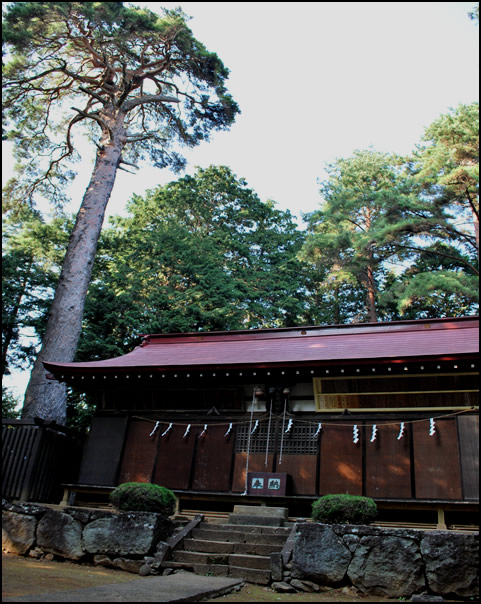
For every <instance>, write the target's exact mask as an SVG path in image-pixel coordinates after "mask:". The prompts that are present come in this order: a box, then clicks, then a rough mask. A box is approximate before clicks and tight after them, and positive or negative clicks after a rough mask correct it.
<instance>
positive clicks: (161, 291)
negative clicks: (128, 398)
mask: <svg viewBox="0 0 481 604" xmlns="http://www.w3.org/2000/svg"><path fill="white" fill-rule="evenodd" d="M128 211H129V215H128V217H126V218H116V219H115V220H114V221H113V224H112V225H111V228H109V229H107V230H106V231H105V233H104V236H103V239H102V245H101V247H100V249H99V254H98V258H97V264H96V269H95V274H94V279H93V282H92V286H91V288H90V291H89V295H88V298H87V304H86V312H85V321H84V330H83V334H82V338H81V342H80V346H79V351H78V356H79V357H81V358H89V359H92V358H99V357H100V356H102V355H103V356H104V358H105V356H111V355H113V354H119V353H120V352H122V351H124V350H128V349H129V348H131V346H132V344H133V342H134V341H135V338H136V337H138V335H139V334H140V333H165V332H187V331H200V330H206V331H208V330H222V331H225V330H232V329H248V328H260V327H279V326H292V325H295V324H299V323H301V322H303V320H304V319H305V313H306V307H307V300H306V291H307V288H308V277H307V275H306V271H305V270H304V269H303V265H302V264H301V262H300V261H299V260H298V259H297V253H298V252H299V250H300V247H301V245H302V242H303V235H302V233H301V232H300V231H299V230H298V229H297V225H296V224H295V222H294V221H293V219H292V216H291V215H290V213H289V212H282V211H280V210H277V209H276V208H275V206H274V204H273V202H262V201H261V200H260V199H259V197H258V196H257V195H256V194H255V193H254V192H253V191H252V190H251V189H250V188H249V187H248V186H247V183H246V182H245V181H244V180H243V179H239V178H237V177H236V176H235V175H234V174H233V173H232V172H231V170H230V169H229V168H226V167H223V166H211V167H210V168H207V169H197V171H196V173H195V174H194V175H193V176H186V177H184V178H181V179H179V180H178V181H175V182H171V183H169V184H167V185H165V186H162V187H159V188H157V189H155V190H153V191H150V192H149V193H148V194H147V195H145V196H144V197H140V196H134V198H133V199H132V201H131V202H130V204H129V206H128ZM106 353H107V354H106Z"/></svg>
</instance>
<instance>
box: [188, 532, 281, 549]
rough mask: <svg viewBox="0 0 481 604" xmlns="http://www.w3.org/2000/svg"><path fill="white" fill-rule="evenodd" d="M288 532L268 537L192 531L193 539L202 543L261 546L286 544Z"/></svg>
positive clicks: (242, 533) (250, 534)
mask: <svg viewBox="0 0 481 604" xmlns="http://www.w3.org/2000/svg"><path fill="white" fill-rule="evenodd" d="M289 533H290V531H288V533H287V534H283V535H275V534H274V535H269V534H265V533H260V534H256V533H255V532H249V533H244V532H242V531H224V530H216V531H213V530H206V529H205V528H197V529H194V530H193V531H192V538H193V539H200V540H203V541H217V542H219V541H220V542H224V543H258V544H263V545H277V546H280V548H281V549H282V546H283V545H284V543H285V542H286V539H287V538H288V536H289Z"/></svg>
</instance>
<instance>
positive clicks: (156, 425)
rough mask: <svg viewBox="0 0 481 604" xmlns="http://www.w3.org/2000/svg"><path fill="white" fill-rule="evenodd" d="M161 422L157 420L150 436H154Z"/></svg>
mask: <svg viewBox="0 0 481 604" xmlns="http://www.w3.org/2000/svg"><path fill="white" fill-rule="evenodd" d="M159 424H160V422H156V423H155V426H154V429H153V430H152V432H151V433H150V434H149V436H153V435H154V434H155V431H156V430H157V428H158V427H159Z"/></svg>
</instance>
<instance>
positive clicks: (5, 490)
mask: <svg viewBox="0 0 481 604" xmlns="http://www.w3.org/2000/svg"><path fill="white" fill-rule="evenodd" d="M80 457H81V442H80V441H79V439H78V438H76V437H74V436H73V435H72V434H71V433H70V432H69V430H68V429H67V428H65V427H64V426H58V425H57V424H55V423H54V422H53V423H49V424H47V423H44V422H43V421H42V420H39V419H36V420H34V421H31V420H13V419H2V497H4V498H6V499H9V500H11V501H35V502H38V503H59V502H60V500H61V498H62V492H63V489H62V487H61V484H62V483H64V482H70V481H71V480H72V478H76V476H77V474H78V467H79V462H80Z"/></svg>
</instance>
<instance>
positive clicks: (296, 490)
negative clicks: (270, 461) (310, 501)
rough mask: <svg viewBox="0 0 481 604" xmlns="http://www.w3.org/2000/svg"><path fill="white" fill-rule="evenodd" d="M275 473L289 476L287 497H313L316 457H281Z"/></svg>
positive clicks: (314, 491) (314, 492)
mask: <svg viewBox="0 0 481 604" xmlns="http://www.w3.org/2000/svg"><path fill="white" fill-rule="evenodd" d="M275 471H276V472H286V473H287V474H289V476H290V479H289V480H288V483H287V486H288V493H287V494H288V495H315V494H316V472H317V455H283V456H282V461H281V463H279V461H278V462H277V464H276V470H275Z"/></svg>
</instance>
